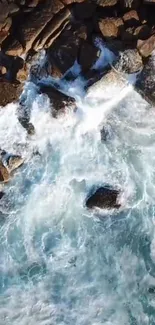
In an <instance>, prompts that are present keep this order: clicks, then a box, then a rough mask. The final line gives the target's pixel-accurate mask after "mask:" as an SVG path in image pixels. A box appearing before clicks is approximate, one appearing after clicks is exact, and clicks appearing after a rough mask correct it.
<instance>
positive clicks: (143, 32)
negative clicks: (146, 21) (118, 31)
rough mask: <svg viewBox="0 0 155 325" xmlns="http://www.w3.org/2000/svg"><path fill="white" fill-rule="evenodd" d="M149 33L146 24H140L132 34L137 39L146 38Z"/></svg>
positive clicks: (149, 30)
mask: <svg viewBox="0 0 155 325" xmlns="http://www.w3.org/2000/svg"><path fill="white" fill-rule="evenodd" d="M150 34H151V29H150V27H149V26H148V25H141V26H139V27H137V28H136V29H135V30H134V36H136V38H137V39H141V40H146V39H147V38H148V37H149V36H150Z"/></svg>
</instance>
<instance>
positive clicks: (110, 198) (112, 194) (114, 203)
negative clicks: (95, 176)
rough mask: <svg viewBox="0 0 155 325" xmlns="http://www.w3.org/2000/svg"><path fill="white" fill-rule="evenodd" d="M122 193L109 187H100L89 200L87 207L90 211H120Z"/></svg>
mask: <svg viewBox="0 0 155 325" xmlns="http://www.w3.org/2000/svg"><path fill="white" fill-rule="evenodd" d="M119 194H120V192H119V191H118V190H114V189H111V188H108V187H100V188H99V189H97V190H96V191H95V192H94V193H93V194H92V195H91V196H90V197H89V198H88V199H87V200H86V207H87V208H88V209H93V208H100V209H119V208H120V206H121V205H120V203H119V202H118V197H119Z"/></svg>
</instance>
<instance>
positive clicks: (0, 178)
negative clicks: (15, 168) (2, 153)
mask: <svg viewBox="0 0 155 325" xmlns="http://www.w3.org/2000/svg"><path fill="white" fill-rule="evenodd" d="M9 178H10V174H9V172H8V170H7V168H6V167H5V166H4V165H3V162H2V161H1V160H0V182H4V183H5V182H8V181H9Z"/></svg>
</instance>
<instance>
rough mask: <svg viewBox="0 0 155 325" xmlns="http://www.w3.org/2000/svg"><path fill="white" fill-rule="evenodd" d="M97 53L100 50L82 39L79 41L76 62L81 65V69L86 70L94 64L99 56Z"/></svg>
mask: <svg viewBox="0 0 155 325" xmlns="http://www.w3.org/2000/svg"><path fill="white" fill-rule="evenodd" d="M99 53H100V51H99V50H98V48H97V47H95V46H94V45H93V44H90V43H88V42H87V41H84V40H83V41H82V42H81V46H80V50H79V55H78V63H79V64H80V65H81V69H82V71H87V70H89V69H90V68H91V67H92V66H93V65H94V63H95V62H96V60H97V59H98V57H99Z"/></svg>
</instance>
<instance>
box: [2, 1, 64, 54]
mask: <svg viewBox="0 0 155 325" xmlns="http://www.w3.org/2000/svg"><path fill="white" fill-rule="evenodd" d="M63 8H64V5H63V3H62V2H61V1H59V0H53V1H50V0H45V1H44V3H42V4H41V5H40V6H37V7H36V8H35V9H34V10H33V11H32V12H30V14H29V15H28V16H27V19H26V20H25V21H24V22H23V24H21V26H20V34H21V40H22V44H20V43H19V41H18V40H16V39H15V37H14V38H13V39H12V41H11V40H10V42H9V44H7V45H6V47H5V51H6V53H8V54H13V53H16V55H18V56H20V55H22V54H23V53H27V52H28V51H29V50H30V49H31V48H33V43H34V42H35V40H36V39H37V38H38V37H39V34H40V33H41V32H42V31H43V29H44V28H45V27H46V25H47V24H48V23H49V22H50V21H51V19H52V18H53V17H54V15H55V14H57V13H58V12H59V11H60V10H61V9H63Z"/></svg>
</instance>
